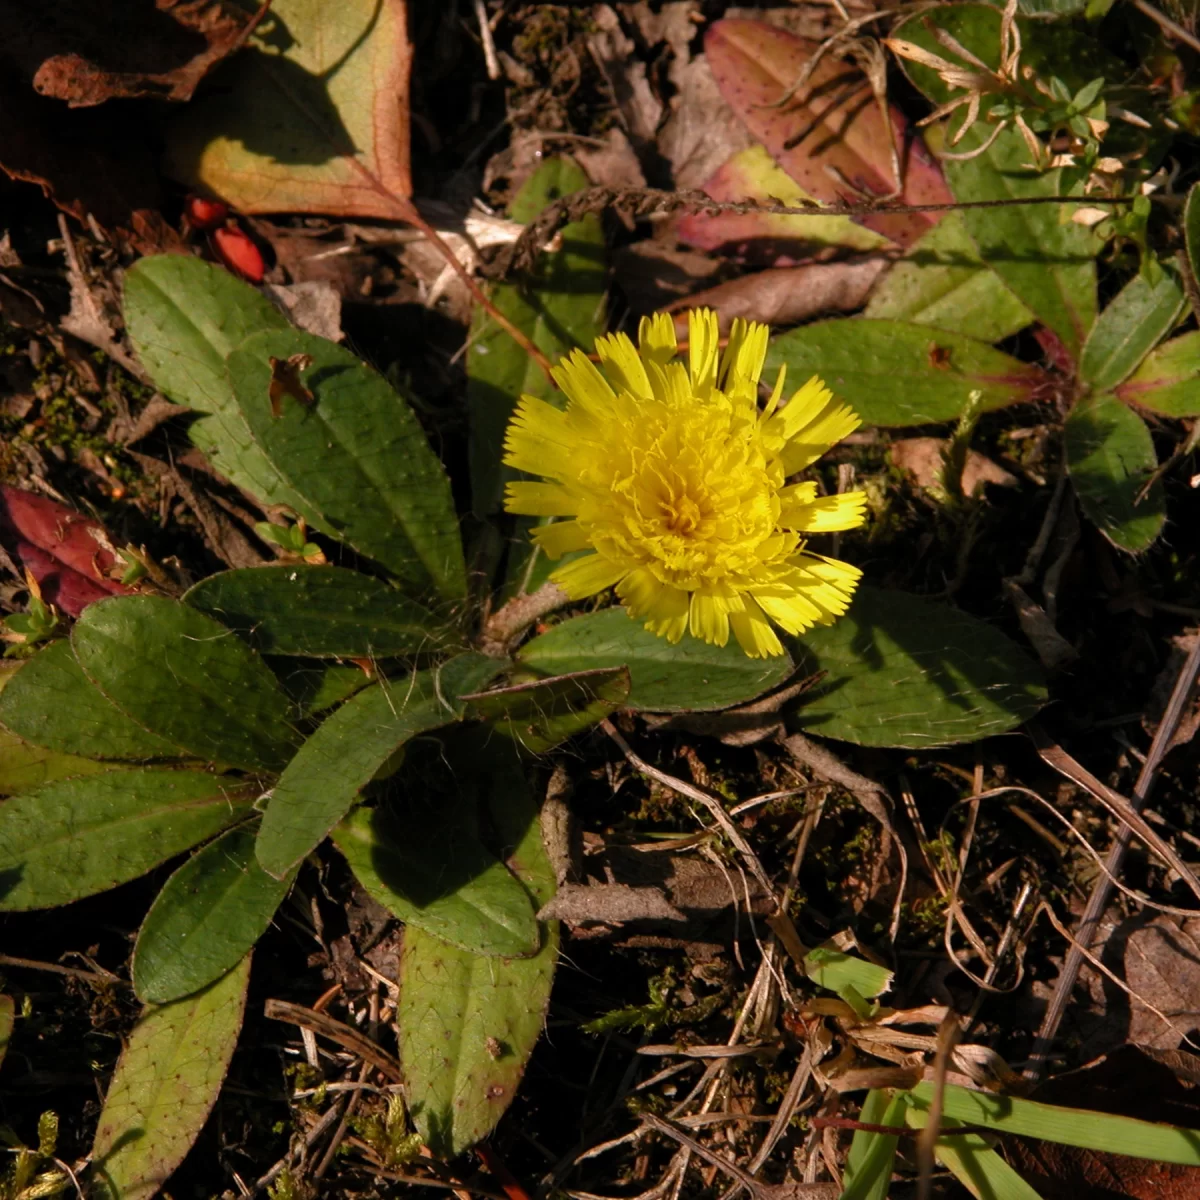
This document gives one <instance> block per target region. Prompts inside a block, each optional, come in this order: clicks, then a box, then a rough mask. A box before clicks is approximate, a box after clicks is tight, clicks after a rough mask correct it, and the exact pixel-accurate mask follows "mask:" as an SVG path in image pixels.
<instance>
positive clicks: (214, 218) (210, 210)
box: [183, 196, 229, 230]
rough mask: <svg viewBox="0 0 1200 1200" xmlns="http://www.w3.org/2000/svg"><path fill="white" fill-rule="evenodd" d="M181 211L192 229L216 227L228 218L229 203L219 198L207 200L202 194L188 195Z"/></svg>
mask: <svg viewBox="0 0 1200 1200" xmlns="http://www.w3.org/2000/svg"><path fill="white" fill-rule="evenodd" d="M183 212H184V216H186V217H187V221H188V224H189V225H190V226H191V227H192V228H193V229H203V230H209V229H216V228H217V226H218V225H224V224H225V222H226V220H227V219H228V217H229V205H228V204H223V203H222V202H221V201H220V200H207V199H205V198H204V197H203V196H189V197H188V198H187V202H186V203H185V204H184V206H183Z"/></svg>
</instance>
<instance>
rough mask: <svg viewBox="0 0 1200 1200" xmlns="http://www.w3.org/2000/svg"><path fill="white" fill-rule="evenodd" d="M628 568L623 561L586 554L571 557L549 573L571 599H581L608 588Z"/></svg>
mask: <svg viewBox="0 0 1200 1200" xmlns="http://www.w3.org/2000/svg"><path fill="white" fill-rule="evenodd" d="M628 570H629V567H628V566H626V565H625V564H624V563H615V562H612V561H611V560H610V559H607V558H604V557H602V556H601V555H599V554H586V555H584V556H583V558H575V559H572V560H571V561H570V562H569V563H564V564H563V565H562V566H561V567H558V568H556V569H555V570H554V571H552V572H551V573H550V578H551V579H552V580H554V582H555V583H557V584H558V586H559V587H560V588H562V590H563V591H564V592H566V593H567V595H568V596H570V597H571V599H572V600H583V599H585V598H586V597H588V596H594V595H595V594H596V593H597V592H602V591H604V590H605V589H606V588H610V587H612V586H613V584H614V583H616V582H617V581H618V580H620V579H621V577H622V576H623V575H625V573H626V572H627V571H628Z"/></svg>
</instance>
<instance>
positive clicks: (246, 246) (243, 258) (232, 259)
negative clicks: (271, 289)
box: [212, 226, 267, 283]
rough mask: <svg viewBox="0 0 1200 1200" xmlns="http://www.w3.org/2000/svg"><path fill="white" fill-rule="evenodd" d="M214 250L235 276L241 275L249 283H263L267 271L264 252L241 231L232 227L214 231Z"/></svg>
mask: <svg viewBox="0 0 1200 1200" xmlns="http://www.w3.org/2000/svg"><path fill="white" fill-rule="evenodd" d="M212 248H213V251H214V253H215V254H216V256H217V257H218V258H219V259H220V260H221V261H222V262H223V263H224V264H225V266H226V267H227V268H228V269H229V270H230V271H232V272H233V273H234V274H235V275H240V276H241V277H242V278H243V279H245V280H247V281H248V282H249V283H262V277H263V275H264V274H265V273H266V270H267V264H266V263H264V262H263V256H262V251H261V250H259V248H258V247H257V246H256V245H255V244H254V242H253V240H252V239H251V238H250V237H249V236H248V235H247V234H244V233H243V232H242V231H241V230H240V229H237V228H234V227H232V226H229V227H226V228H224V229H214V230H213V233H212Z"/></svg>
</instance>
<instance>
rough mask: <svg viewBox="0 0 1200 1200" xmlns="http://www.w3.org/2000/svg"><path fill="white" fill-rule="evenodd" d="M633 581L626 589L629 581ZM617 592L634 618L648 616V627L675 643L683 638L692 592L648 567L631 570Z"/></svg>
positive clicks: (618, 586)
mask: <svg viewBox="0 0 1200 1200" xmlns="http://www.w3.org/2000/svg"><path fill="white" fill-rule="evenodd" d="M627 581H628V582H629V583H631V584H632V586H631V587H629V588H626V587H625V584H626V582H627ZM617 595H618V596H620V597H621V599H622V601H623V602H624V603H625V605H626V607H627V608H628V609H629V615H630V616H631V617H635V618H640V617H645V618H646V621H645V622H644V624H645V627H646V628H647V629H648V630H650V632H651V633H656V634H657V635H658V636H659V637H665V638H666V639H667V641H668V642H670V643H671V644H672V645H674V644H675V643H676V642H678V641H679V639H680V638H682V637H683V635H684V632H685V631H686V630H687V624H688V594H687V592H685V591H683V590H682V589H681V588H677V587H672V586H671V585H670V584H669V583H663V582H662V581H661V580H659V579H658V578H657V577H655V576H654V575H653V574H652V573H651V572H650V571H647V570H645V569H642V570H638V571H634V572H631V574H630V575H629V576H627V577H626V579H625V580H622V581H621V583H620V584H618V585H617Z"/></svg>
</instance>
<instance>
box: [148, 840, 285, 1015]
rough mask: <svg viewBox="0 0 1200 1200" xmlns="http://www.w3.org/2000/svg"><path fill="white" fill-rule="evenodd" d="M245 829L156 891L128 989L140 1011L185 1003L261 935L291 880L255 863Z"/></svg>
mask: <svg viewBox="0 0 1200 1200" xmlns="http://www.w3.org/2000/svg"><path fill="white" fill-rule="evenodd" d="M254 834H255V829H254V826H252V825H239V826H238V827H237V828H236V829H230V830H229V831H228V832H226V833H223V834H222V835H221V836H220V837H219V838H216V839H215V840H214V841H212V842H209V844H208V845H207V846H205V847H204V848H203V849H202V850H198V851H196V853H195V854H193V855H192V857H191V858H189V859H188V860H187V862H185V863H184V864H183V866H181V867H180V868H179V869H178V870H177V871H176V872H175V873H174V874H173V875H172V876H171V878H170V879H168V880H167V882H166V883H165V884H164V885H163V889H162V891H161V892H159V893H158V896H157V897H156V899H155V901H154V903H153V904H152V905H151V906H150V911H149V912H148V913H147V914H146V919H145V920H144V921H143V922H142V927H141V929H140V930H138V938H137V944H136V946H135V947H134V951H133V970H132V974H133V986H134V989H135V990H136V992H137V994H138V998H139V999H141V1000H142V1001H144V1002H145V1003H147V1004H166V1003H169V1002H170V1001H172V1000H178V999H179V998H180V997H181V996H190V995H191V994H192V993H193V992H198V991H199V990H200V989H201V988H204V987H207V986H208V985H209V984H210V983H212V982H213V980H215V979H219V978H220V977H221V976H222V975H224V974H225V973H226V971H229V970H232V969H233V968H234V967H235V966H237V964H238V963H239V962H241V961H242V959H243V958H245V957H246V955H248V954H249V953H250V951H251V950H253V949H254V944H255V942H257V941H258V939H259V938H260V937H261V936H262V935H263V934H264V933H265V932H266V930H267V926H268V925H270V923H271V918H272V917H274V915H275V910H276V909H277V908H278V907H279V905H280V903H281V902H282V900H283V898H284V896H286V895H287V891H288V888H290V887H291V886H292V877H291V876H288V877H287V878H286V879H283V880H278V879H272V878H271V876H270V875H268V874H267V873H266V871H264V870H263V869H262V867H260V866H259V865H258V862H257V861H256V860H255V857H254Z"/></svg>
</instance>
